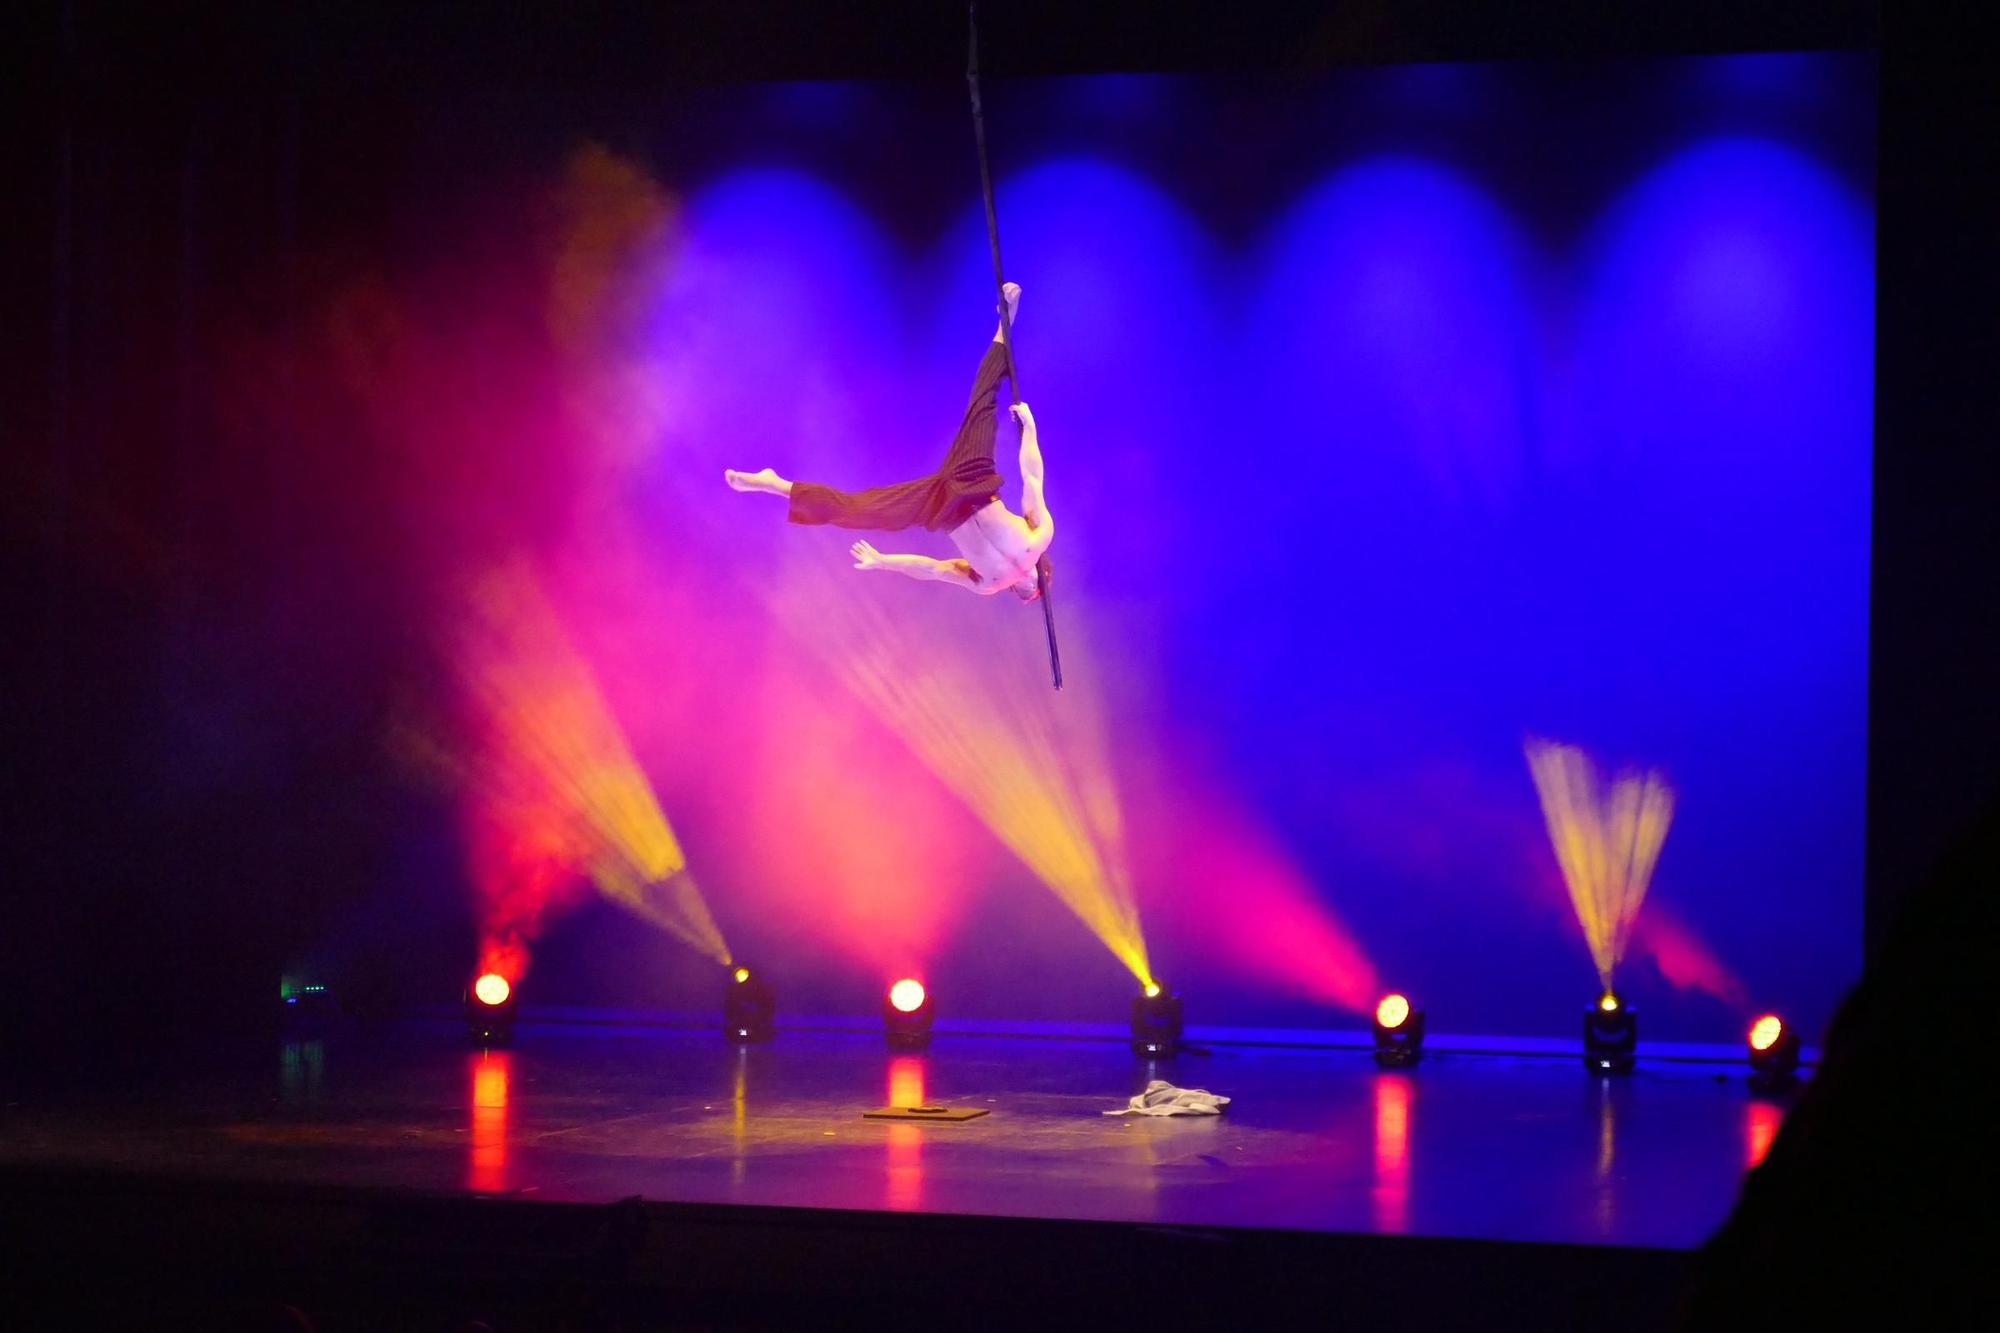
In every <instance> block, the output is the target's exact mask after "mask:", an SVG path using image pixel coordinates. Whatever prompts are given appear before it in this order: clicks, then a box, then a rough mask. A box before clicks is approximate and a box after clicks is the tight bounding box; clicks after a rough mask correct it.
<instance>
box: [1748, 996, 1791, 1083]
mask: <svg viewBox="0 0 2000 1333" xmlns="http://www.w3.org/2000/svg"><path fill="white" fill-rule="evenodd" d="M1749 1044H1750V1086H1751V1087H1752V1088H1753V1089H1755V1090H1756V1091H1758V1092H1777V1091H1779V1090H1780V1089H1783V1088H1788V1087H1790V1086H1791V1085H1792V1084H1794V1083H1796V1082H1798V1079H1799V1034H1798V1031H1797V1030H1796V1029H1794V1028H1793V1027H1792V1026H1791V1025H1790V1024H1788V1023H1786V1022H1785V1020H1784V1019H1782V1018H1779V1017H1778V1016H1777V1015H1776V1014H1765V1015H1764V1016H1763V1017H1762V1018H1760V1019H1758V1020H1757V1021H1756V1022H1754V1023H1752V1024H1751V1025H1750V1037H1749Z"/></svg>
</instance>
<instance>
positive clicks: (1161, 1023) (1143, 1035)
mask: <svg viewBox="0 0 2000 1333" xmlns="http://www.w3.org/2000/svg"><path fill="white" fill-rule="evenodd" d="M1180 1048H1181V997H1180V996H1178V995H1175V994H1173V993H1172V992H1170V991H1168V990H1167V989H1166V988H1165V987H1164V986H1162V985H1160V984H1159V983H1158V982H1156V981H1149V982H1147V983H1146V987H1145V989H1144V990H1142V991H1140V992H1139V993H1138V994H1137V995H1135V996H1133V997H1132V1054H1134V1055H1137V1056H1142V1057H1144V1058H1145V1059H1148V1060H1162V1059H1166V1058H1168V1057H1170V1056H1172V1055H1174V1054H1175V1053H1176V1052H1178V1051H1179V1050H1180Z"/></svg>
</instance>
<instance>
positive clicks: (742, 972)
mask: <svg viewBox="0 0 2000 1333" xmlns="http://www.w3.org/2000/svg"><path fill="white" fill-rule="evenodd" d="M736 979H737V980H738V981H739V982H741V981H748V980H750V969H749V968H747V967H739V968H737V969H736Z"/></svg>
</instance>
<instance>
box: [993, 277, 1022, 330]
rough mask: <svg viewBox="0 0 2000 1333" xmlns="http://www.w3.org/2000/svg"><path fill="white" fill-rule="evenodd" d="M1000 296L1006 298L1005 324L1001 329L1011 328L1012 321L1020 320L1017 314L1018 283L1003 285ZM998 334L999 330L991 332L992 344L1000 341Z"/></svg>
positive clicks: (1018, 303) (1018, 304) (1019, 296)
mask: <svg viewBox="0 0 2000 1333" xmlns="http://www.w3.org/2000/svg"><path fill="white" fill-rule="evenodd" d="M1000 294H1001V295H1002V296H1004V297H1006V298H1007V322H1006V324H1005V325H1004V326H1003V327H1004V328H1012V327H1013V326H1014V321H1015V320H1016V319H1018V318H1020V316H1019V314H1018V313H1017V312H1018V311H1019V310H1020V308H1021V284H1020V283H1018V282H1009V283H1004V284H1002V285H1001V288H1000ZM993 308H994V309H995V310H998V309H999V308H1000V307H999V306H994V307H993ZM1000 333H1001V330H1000V329H995V330H993V341H994V342H999V341H1000Z"/></svg>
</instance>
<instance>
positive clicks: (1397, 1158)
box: [1371, 1074, 1413, 1232]
mask: <svg viewBox="0 0 2000 1333" xmlns="http://www.w3.org/2000/svg"><path fill="white" fill-rule="evenodd" d="M1412 1100H1413V1094H1412V1091H1411V1086H1410V1080H1408V1079H1406V1078H1404V1077H1402V1076H1401V1075H1398V1074H1381V1075H1378V1076H1377V1077H1376V1079H1375V1186H1374V1189H1373V1191H1372V1194H1371V1197H1372V1199H1373V1201H1374V1205H1375V1229H1376V1230H1377V1231H1387V1232H1403V1231H1407V1230H1408V1229H1409V1225H1410V1103H1411V1101H1412Z"/></svg>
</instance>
